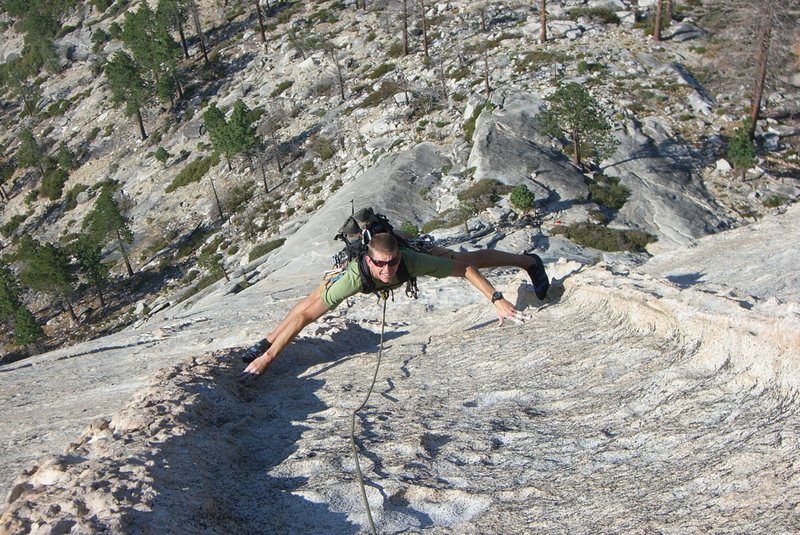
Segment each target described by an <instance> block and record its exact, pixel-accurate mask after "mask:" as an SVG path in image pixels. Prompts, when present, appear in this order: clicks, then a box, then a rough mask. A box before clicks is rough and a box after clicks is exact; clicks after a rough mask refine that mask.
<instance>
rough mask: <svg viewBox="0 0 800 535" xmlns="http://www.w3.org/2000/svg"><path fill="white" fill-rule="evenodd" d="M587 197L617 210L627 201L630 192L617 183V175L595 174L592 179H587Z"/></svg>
mask: <svg viewBox="0 0 800 535" xmlns="http://www.w3.org/2000/svg"><path fill="white" fill-rule="evenodd" d="M587 182H588V185H587V187H588V189H589V198H590V199H591V200H592V201H593V202H595V203H597V204H601V205H603V206H606V207H608V208H611V209H612V210H619V209H620V208H622V207H623V206H624V205H625V203H626V202H627V201H628V197H629V196H630V194H631V192H630V190H629V189H628V188H626V187H625V186H623V185H622V184H620V183H619V177H608V176H605V175H596V176H595V177H594V180H592V179H587Z"/></svg>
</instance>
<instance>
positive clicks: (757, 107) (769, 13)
mask: <svg viewBox="0 0 800 535" xmlns="http://www.w3.org/2000/svg"><path fill="white" fill-rule="evenodd" d="M764 10H765V11H764V13H763V15H762V18H761V21H760V24H759V29H758V40H757V41H756V46H757V47H758V49H757V51H756V77H755V83H754V85H753V96H752V98H751V102H750V119H751V122H750V131H749V134H750V139H753V138H754V137H755V134H756V123H758V120H759V118H760V117H761V100H762V98H763V97H764V83H765V81H766V79H767V63H768V62H769V45H770V41H771V39H772V18H773V15H774V6H773V5H772V1H771V0H768V1H767V2H766V5H765V6H764Z"/></svg>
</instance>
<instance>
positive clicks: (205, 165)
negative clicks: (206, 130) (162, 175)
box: [165, 152, 219, 193]
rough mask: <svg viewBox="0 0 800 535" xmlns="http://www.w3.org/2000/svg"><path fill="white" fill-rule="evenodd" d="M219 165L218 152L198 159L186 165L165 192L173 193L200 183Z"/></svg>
mask: <svg viewBox="0 0 800 535" xmlns="http://www.w3.org/2000/svg"><path fill="white" fill-rule="evenodd" d="M217 164H219V154H217V153H216V152H215V153H214V154H212V155H211V156H206V157H205V158H203V157H200V158H196V159H195V160H193V161H192V162H191V163H189V164H188V165H186V167H184V168H183V169H181V172H180V173H178V176H176V177H175V179H174V180H173V181H172V182H171V183H170V184H169V186H167V189H166V190H165V191H166V193H171V192H173V191H175V190H176V189H178V188H180V187H183V186H186V185H187V184H191V183H192V182H199V181H200V179H201V178H203V176H205V174H206V173H207V172H208V170H209V169H211V168H212V167H214V166H215V165H217Z"/></svg>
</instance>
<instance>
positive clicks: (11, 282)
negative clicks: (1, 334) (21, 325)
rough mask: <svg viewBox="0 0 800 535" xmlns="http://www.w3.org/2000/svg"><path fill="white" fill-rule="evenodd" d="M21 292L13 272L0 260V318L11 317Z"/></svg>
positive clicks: (19, 303)
mask: <svg viewBox="0 0 800 535" xmlns="http://www.w3.org/2000/svg"><path fill="white" fill-rule="evenodd" d="M21 293H22V291H21V289H20V287H19V283H18V282H17V278H16V277H15V276H14V272H13V271H11V268H10V267H8V265H7V264H6V263H5V262H3V261H0V320H8V319H10V318H13V316H14V314H15V313H16V312H17V309H19V307H20V306H21V303H22V301H21V300H20V295H21Z"/></svg>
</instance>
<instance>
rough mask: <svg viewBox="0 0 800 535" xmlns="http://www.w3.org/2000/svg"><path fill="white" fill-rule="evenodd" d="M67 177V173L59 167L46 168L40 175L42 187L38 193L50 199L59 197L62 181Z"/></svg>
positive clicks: (62, 187) (62, 188)
mask: <svg viewBox="0 0 800 535" xmlns="http://www.w3.org/2000/svg"><path fill="white" fill-rule="evenodd" d="M68 178H69V174H68V173H67V172H66V171H64V170H63V169H60V168H55V169H48V170H47V172H46V173H45V174H44V177H42V188H41V190H40V191H39V195H40V196H42V197H47V198H48V199H50V200H51V201H55V200H57V199H60V198H61V193H62V192H63V191H64V183H65V182H66V181H67V179H68Z"/></svg>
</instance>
